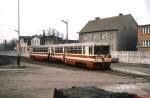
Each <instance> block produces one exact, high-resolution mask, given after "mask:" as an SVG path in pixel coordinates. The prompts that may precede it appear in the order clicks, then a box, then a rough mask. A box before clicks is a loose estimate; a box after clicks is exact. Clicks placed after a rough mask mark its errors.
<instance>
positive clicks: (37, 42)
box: [31, 37, 40, 46]
mask: <svg viewBox="0 0 150 98" xmlns="http://www.w3.org/2000/svg"><path fill="white" fill-rule="evenodd" d="M34 45H40V38H38V37H34V38H32V39H31V46H34Z"/></svg>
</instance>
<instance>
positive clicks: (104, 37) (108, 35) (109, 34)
mask: <svg viewBox="0 0 150 98" xmlns="http://www.w3.org/2000/svg"><path fill="white" fill-rule="evenodd" d="M116 34H117V31H105V32H91V33H80V34H79V40H80V42H81V43H88V42H101V43H104V44H108V45H110V49H111V51H116V50H117V46H116Z"/></svg>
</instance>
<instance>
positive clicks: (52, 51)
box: [48, 47, 54, 61]
mask: <svg viewBox="0 0 150 98" xmlns="http://www.w3.org/2000/svg"><path fill="white" fill-rule="evenodd" d="M48 50H49V52H48V59H49V60H50V61H52V58H53V55H54V49H53V47H50V48H49V49H48Z"/></svg>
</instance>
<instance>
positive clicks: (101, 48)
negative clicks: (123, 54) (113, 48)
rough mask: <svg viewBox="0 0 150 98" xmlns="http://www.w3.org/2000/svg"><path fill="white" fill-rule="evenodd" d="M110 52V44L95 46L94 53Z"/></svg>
mask: <svg viewBox="0 0 150 98" xmlns="http://www.w3.org/2000/svg"><path fill="white" fill-rule="evenodd" d="M99 54H109V46H94V55H99Z"/></svg>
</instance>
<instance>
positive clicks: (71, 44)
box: [32, 42, 108, 48]
mask: <svg viewBox="0 0 150 98" xmlns="http://www.w3.org/2000/svg"><path fill="white" fill-rule="evenodd" d="M95 45H96V46H97V45H100V46H108V44H107V43H102V42H94V43H69V44H57V45H38V46H32V47H43V48H44V47H45V48H47V47H64V46H66V47H69V46H95Z"/></svg>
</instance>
